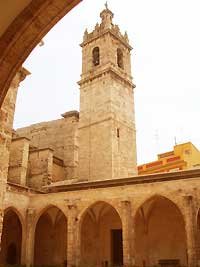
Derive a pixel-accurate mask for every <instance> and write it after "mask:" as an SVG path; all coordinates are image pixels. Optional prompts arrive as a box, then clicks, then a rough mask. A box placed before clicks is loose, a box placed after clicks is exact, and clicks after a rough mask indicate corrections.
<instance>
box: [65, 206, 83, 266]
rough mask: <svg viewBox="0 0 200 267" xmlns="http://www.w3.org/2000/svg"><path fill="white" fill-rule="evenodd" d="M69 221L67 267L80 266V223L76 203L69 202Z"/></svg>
mask: <svg viewBox="0 0 200 267" xmlns="http://www.w3.org/2000/svg"><path fill="white" fill-rule="evenodd" d="M68 211H69V212H68V221H67V222H68V223H67V267H75V266H78V263H79V255H80V252H79V249H80V246H79V228H78V226H79V224H78V217H77V215H78V211H77V206H76V204H68Z"/></svg>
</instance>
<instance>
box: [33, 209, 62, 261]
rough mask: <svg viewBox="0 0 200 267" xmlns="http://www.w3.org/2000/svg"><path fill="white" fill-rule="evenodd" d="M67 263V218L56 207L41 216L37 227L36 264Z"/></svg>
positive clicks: (46, 210)
mask: <svg viewBox="0 0 200 267" xmlns="http://www.w3.org/2000/svg"><path fill="white" fill-rule="evenodd" d="M66 263H67V218H66V217H65V215H64V213H63V212H62V211H61V210H60V209H59V208H57V207H55V206H50V207H49V208H48V209H45V211H44V212H43V213H42V214H41V216H40V218H39V219H38V221H37V224H36V227H35V243H34V264H35V265H61V264H66Z"/></svg>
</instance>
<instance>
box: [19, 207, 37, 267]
mask: <svg viewBox="0 0 200 267" xmlns="http://www.w3.org/2000/svg"><path fill="white" fill-rule="evenodd" d="M34 219H35V209H32V208H28V209H27V213H26V240H25V246H24V247H22V250H24V251H22V255H24V259H23V262H22V264H24V265H26V267H30V266H32V265H33V263H34V239H35V236H34Z"/></svg>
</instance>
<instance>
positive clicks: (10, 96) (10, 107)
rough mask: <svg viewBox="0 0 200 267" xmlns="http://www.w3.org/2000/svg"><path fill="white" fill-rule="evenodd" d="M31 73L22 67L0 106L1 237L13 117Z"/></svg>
mask: <svg viewBox="0 0 200 267" xmlns="http://www.w3.org/2000/svg"><path fill="white" fill-rule="evenodd" d="M28 74H30V73H29V72H28V71H27V70H26V69H24V68H21V69H20V70H19V71H18V72H17V74H16V75H15V78H14V79H13V81H12V82H11V85H10V88H9V90H8V92H7V95H6V97H5V99H4V102H3V104H2V107H1V108H0V239H1V234H2V228H3V202H4V195H5V190H6V183H7V176H8V164H9V149H10V144H11V139H12V129H13V118H14V112H15V104H16V98H17V91H18V87H19V84H20V82H21V81H23V80H24V79H25V77H26V75H28Z"/></svg>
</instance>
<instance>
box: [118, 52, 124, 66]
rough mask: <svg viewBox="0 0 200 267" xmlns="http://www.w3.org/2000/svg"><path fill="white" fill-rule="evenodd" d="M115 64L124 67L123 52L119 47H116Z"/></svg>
mask: <svg viewBox="0 0 200 267" xmlns="http://www.w3.org/2000/svg"><path fill="white" fill-rule="evenodd" d="M117 65H118V67H119V68H121V69H123V68H124V62H123V52H122V50H121V49H120V48H117Z"/></svg>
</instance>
